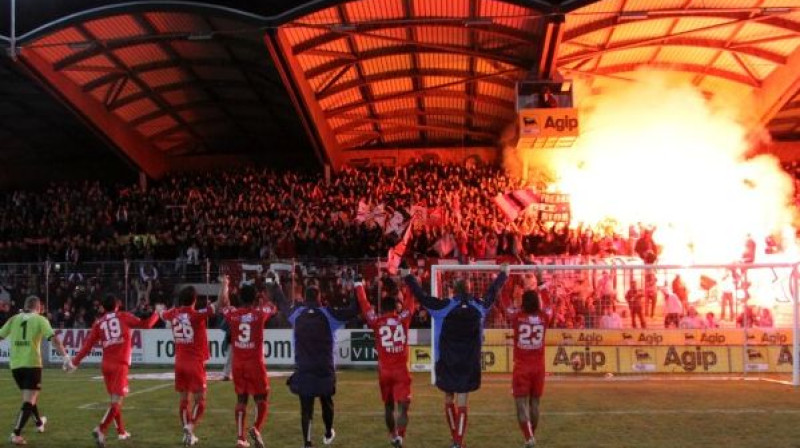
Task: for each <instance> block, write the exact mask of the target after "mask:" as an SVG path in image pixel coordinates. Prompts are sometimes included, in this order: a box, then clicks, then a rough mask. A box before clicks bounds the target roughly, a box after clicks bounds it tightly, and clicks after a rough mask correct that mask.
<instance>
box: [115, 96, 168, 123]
mask: <svg viewBox="0 0 800 448" xmlns="http://www.w3.org/2000/svg"><path fill="white" fill-rule="evenodd" d="M156 110H158V106H156V105H155V103H153V101H151V100H150V99H149V98H143V99H141V100H138V101H134V102H133V103H130V104H126V105H125V106H122V107H120V108H118V109H115V110H114V115H117V116H118V117H119V118H121V119H122V120H123V121H131V120H135V119H137V118H139V117H141V116H142V115H146V114H149V113H151V112H155V111H156Z"/></svg>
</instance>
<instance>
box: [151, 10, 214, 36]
mask: <svg viewBox="0 0 800 448" xmlns="http://www.w3.org/2000/svg"><path fill="white" fill-rule="evenodd" d="M144 16H145V17H146V18H147V20H148V21H149V22H150V23H152V24H153V27H155V29H156V30H158V32H160V33H206V32H209V31H211V29H210V28H209V27H208V23H207V22H206V21H205V20H203V18H202V17H199V16H197V15H195V14H184V13H179V12H148V13H145V15H144Z"/></svg>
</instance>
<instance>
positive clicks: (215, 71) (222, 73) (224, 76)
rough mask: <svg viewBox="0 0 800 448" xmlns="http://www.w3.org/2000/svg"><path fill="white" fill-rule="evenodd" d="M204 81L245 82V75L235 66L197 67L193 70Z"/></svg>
mask: <svg viewBox="0 0 800 448" xmlns="http://www.w3.org/2000/svg"><path fill="white" fill-rule="evenodd" d="M192 70H193V71H194V73H196V74H197V76H199V77H200V78H202V79H221V80H227V81H244V80H245V78H244V75H242V72H241V70H240V69H239V68H238V67H237V66H235V65H229V66H221V65H196V66H194V68H193V69H192Z"/></svg>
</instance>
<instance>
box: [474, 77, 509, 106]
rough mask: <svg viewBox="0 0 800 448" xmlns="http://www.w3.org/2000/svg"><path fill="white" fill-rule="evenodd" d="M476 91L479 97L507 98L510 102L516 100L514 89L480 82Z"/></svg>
mask: <svg viewBox="0 0 800 448" xmlns="http://www.w3.org/2000/svg"><path fill="white" fill-rule="evenodd" d="M476 91H477V92H478V94H479V95H488V96H493V97H496V98H505V99H507V100H509V101H511V100H513V99H514V93H515V92H514V88H512V87H503V86H501V85H499V84H494V83H490V82H485V81H478V83H477V86H476Z"/></svg>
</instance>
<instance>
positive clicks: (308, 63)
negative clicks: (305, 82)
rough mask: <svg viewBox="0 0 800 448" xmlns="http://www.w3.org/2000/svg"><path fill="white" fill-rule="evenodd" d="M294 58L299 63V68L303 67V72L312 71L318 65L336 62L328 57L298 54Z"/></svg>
mask: <svg viewBox="0 0 800 448" xmlns="http://www.w3.org/2000/svg"><path fill="white" fill-rule="evenodd" d="M296 57H297V62H299V63H300V67H303V70H304V71H308V70H313V69H315V68H317V67H319V66H320V65H323V64H327V63H329V62H332V61H334V60H336V58H334V57H330V56H318V55H309V54H306V53H303V54H299V55H297V56H296Z"/></svg>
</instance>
